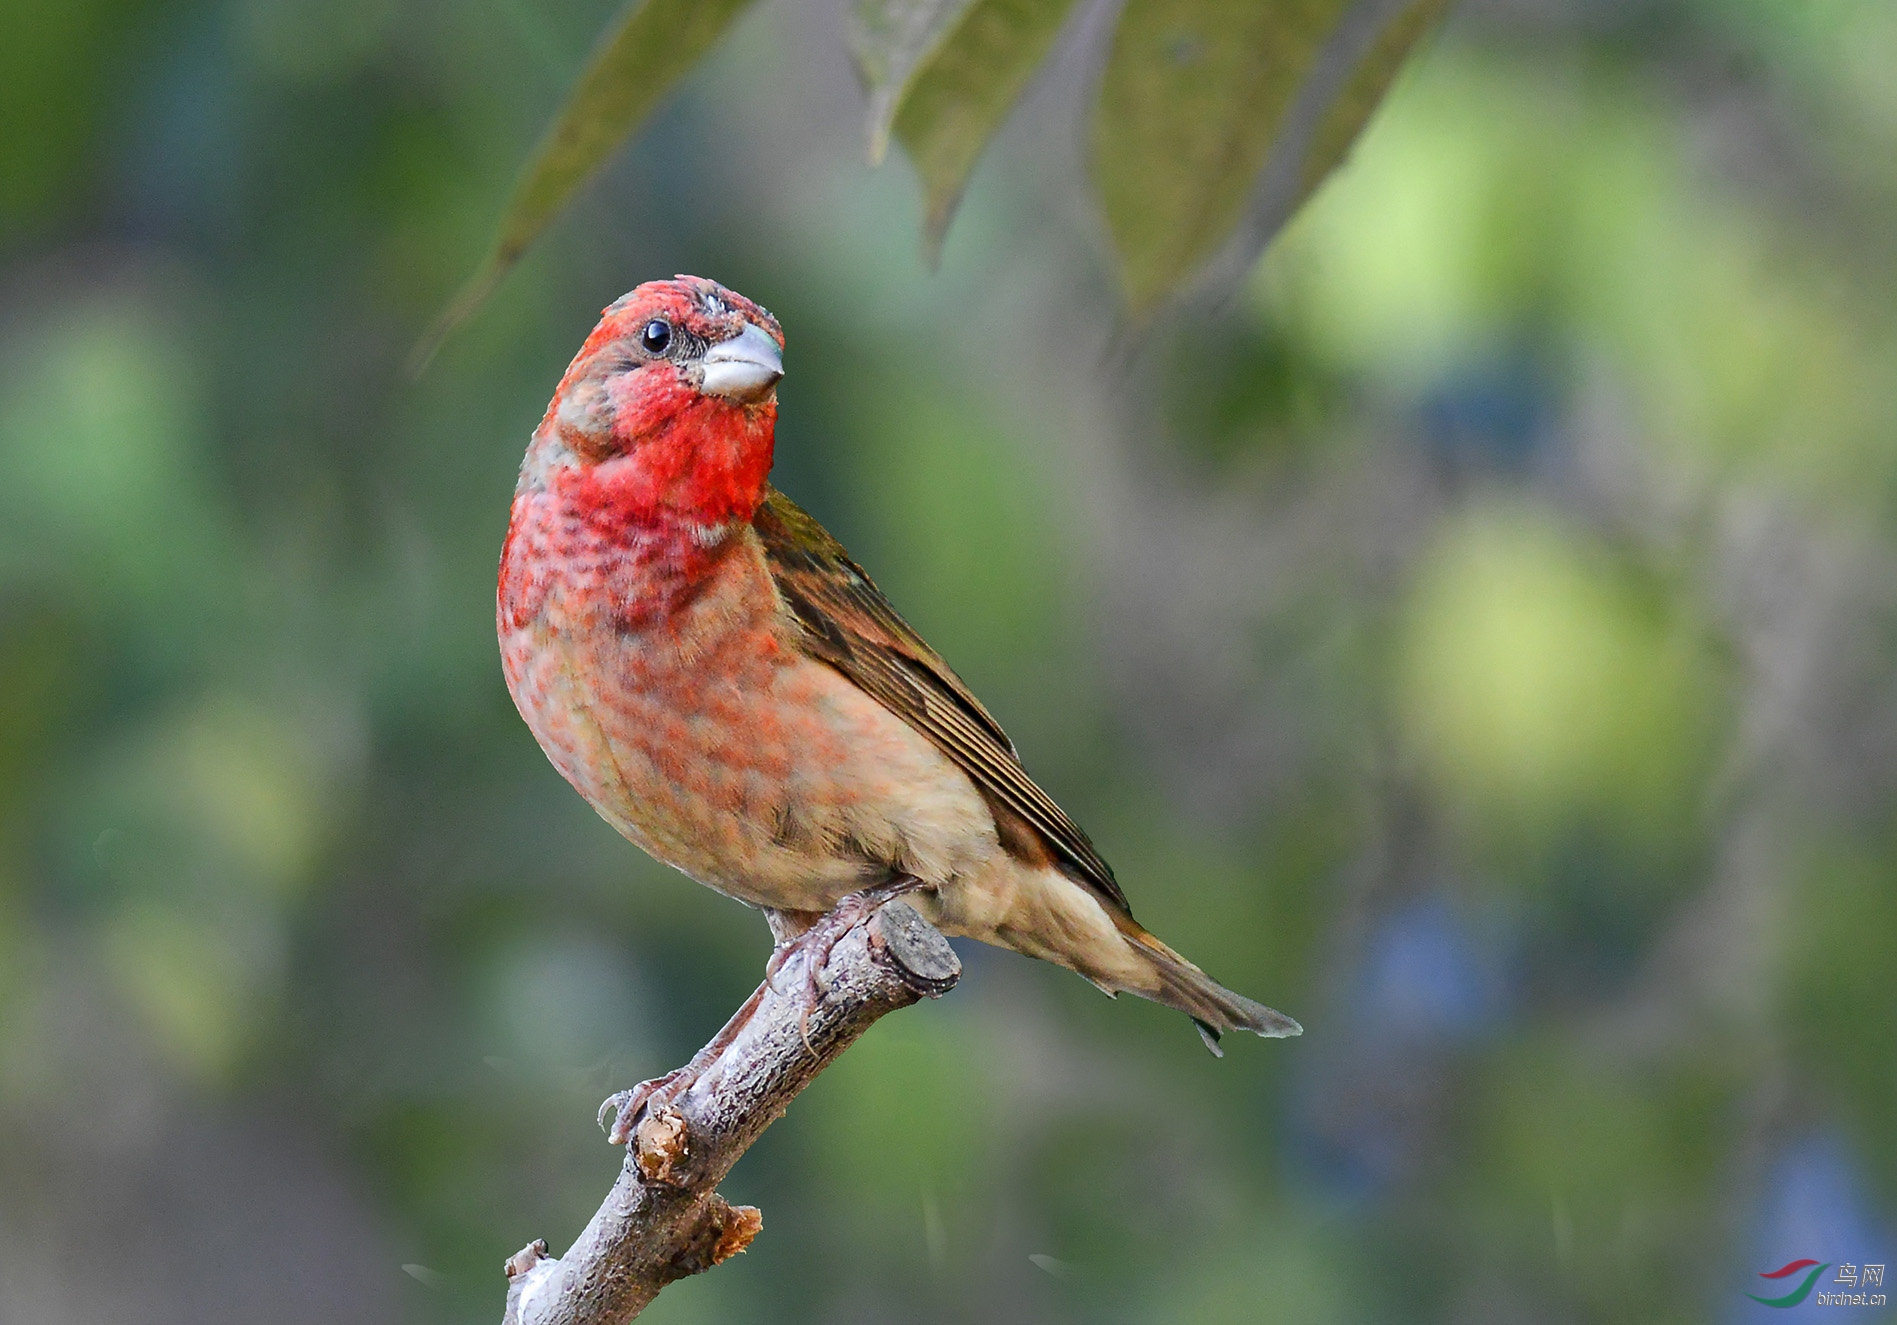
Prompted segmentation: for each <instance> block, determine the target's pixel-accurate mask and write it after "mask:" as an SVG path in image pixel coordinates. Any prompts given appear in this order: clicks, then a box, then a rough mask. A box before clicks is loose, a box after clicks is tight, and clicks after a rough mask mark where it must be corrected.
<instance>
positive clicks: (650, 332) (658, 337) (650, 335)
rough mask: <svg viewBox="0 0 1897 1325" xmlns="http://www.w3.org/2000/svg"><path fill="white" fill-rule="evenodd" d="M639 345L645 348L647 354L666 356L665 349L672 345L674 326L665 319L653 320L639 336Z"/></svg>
mask: <svg viewBox="0 0 1897 1325" xmlns="http://www.w3.org/2000/svg"><path fill="white" fill-rule="evenodd" d="M639 343H640V344H641V345H643V346H645V348H646V353H647V354H664V353H665V347H666V346H668V345H670V344H671V343H672V324H671V323H670V322H667V321H665V319H663V318H656V317H655V318H653V319H652V320H651V321H650V322H648V323H646V329H645V330H644V331H643V332H641V333H640V334H639Z"/></svg>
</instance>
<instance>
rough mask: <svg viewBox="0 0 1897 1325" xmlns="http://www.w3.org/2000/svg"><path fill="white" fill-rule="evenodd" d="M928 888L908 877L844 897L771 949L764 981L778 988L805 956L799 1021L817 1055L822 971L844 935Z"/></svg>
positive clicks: (805, 1040)
mask: <svg viewBox="0 0 1897 1325" xmlns="http://www.w3.org/2000/svg"><path fill="white" fill-rule="evenodd" d="M925 886H926V885H925V884H924V883H923V882H922V880H920V879H918V878H915V877H914V876H912V875H907V874H905V875H902V876H900V877H898V878H896V879H894V880H892V881H891V882H889V883H884V884H878V885H877V886H876V887H874V888H865V889H863V890H862V891H861V892H854V893H848V894H845V895H844V896H843V897H841V898H839V899H838V901H837V904H836V905H835V906H834V907H832V908H831V909H830V911H829V913H828V914H827V915H825V916H823V918H822V919H820V920H818V921H817V922H816V923H815V924H813V925H812V926H810V928H808V929H806V930H805V931H804V932H803V933H801V934H799V935H797V937H795V938H793V939H790V940H787V941H786V942H783V943H779V944H778V945H776V947H774V948H773V949H772V950H771V959H770V961H768V962H766V963H765V966H764V980H765V983H766V984H768V985H770V986H771V987H772V988H776V981H777V973H778V972H779V971H781V970H782V969H783V968H784V965H785V963H786V962H788V961H789V960H790V959H791V957H792V956H793V955H795V954H798V953H801V954H803V957H804V969H803V997H804V1007H803V1014H802V1016H801V1017H800V1018H799V1019H798V1030H799V1032H800V1033H801V1034H802V1035H803V1037H804V1048H806V1049H809V1050H810V1051H811V1052H812V1053H815V1052H816V1047H815V1046H814V1045H812V1044H811V1043H810V1014H811V1013H812V1012H815V1011H816V1010H817V1005H818V1004H820V1003H822V1002H823V995H824V985H823V970H824V967H826V966H828V965H829V963H830V954H831V953H832V952H833V951H834V950H835V949H836V946H837V944H838V943H840V942H842V941H843V936H844V935H845V934H848V933H849V932H850V931H851V930H853V929H855V928H856V927H857V926H858V925H860V924H862V923H863V922H864V921H865V920H868V919H869V918H870V917H871V916H873V915H875V914H876V912H877V911H878V910H880V909H881V908H882V907H883V906H884V905H885V904H887V903H889V902H892V901H894V900H895V899H896V898H898V897H901V896H902V895H903V894H904V893H912V892H915V891H916V890H917V889H918V888H922V887H925Z"/></svg>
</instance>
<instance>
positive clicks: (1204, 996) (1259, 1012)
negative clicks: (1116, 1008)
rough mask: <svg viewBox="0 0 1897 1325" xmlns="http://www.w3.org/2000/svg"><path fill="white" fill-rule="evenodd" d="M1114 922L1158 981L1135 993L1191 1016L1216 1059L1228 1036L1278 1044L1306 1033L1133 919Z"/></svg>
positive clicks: (1118, 919)
mask: <svg viewBox="0 0 1897 1325" xmlns="http://www.w3.org/2000/svg"><path fill="white" fill-rule="evenodd" d="M1114 923H1115V925H1116V926H1117V927H1118V928H1119V930H1120V933H1121V934H1122V935H1124V936H1125V938H1126V941H1127V944H1128V945H1129V946H1130V947H1132V948H1133V949H1134V951H1136V952H1138V953H1139V954H1140V956H1141V957H1142V958H1144V959H1145V962H1146V964H1147V965H1148V966H1149V967H1150V969H1151V970H1152V973H1153V976H1154V985H1153V987H1151V988H1147V989H1130V990H1129V992H1130V993H1135V994H1138V995H1140V996H1141V997H1142V998H1150V999H1151V1000H1153V1002H1155V1003H1163V1004H1164V1005H1165V1006H1167V1007H1169V1008H1177V1009H1178V1010H1179V1011H1181V1012H1183V1013H1185V1014H1186V1015H1187V1016H1188V1017H1191V1018H1192V1020H1193V1021H1194V1022H1196V1023H1197V1024H1198V1027H1199V1034H1200V1035H1201V1036H1202V1037H1203V1038H1204V1040H1205V1047H1206V1048H1208V1049H1210V1050H1211V1051H1212V1052H1213V1053H1214V1054H1220V1055H1222V1054H1223V1051H1222V1050H1221V1049H1220V1048H1219V1045H1218V1040H1219V1036H1220V1035H1222V1034H1224V1033H1225V1032H1226V1031H1251V1032H1252V1033H1253V1034H1255V1035H1263V1036H1266V1037H1268V1038H1272V1039H1277V1038H1281V1037H1284V1036H1291V1035H1302V1034H1303V1033H1304V1028H1303V1027H1302V1026H1300V1025H1298V1023H1297V1022H1295V1021H1293V1020H1292V1019H1291V1018H1290V1017H1287V1016H1285V1015H1284V1013H1282V1012H1279V1011H1276V1010H1275V1009H1273V1008H1268V1007H1266V1006H1265V1005H1264V1004H1263V1003H1255V1002H1253V1001H1252V1000H1251V999H1249V998H1246V997H1245V996H1244V995H1243V994H1235V993H1233V992H1232V991H1231V990H1229V989H1227V988H1226V987H1225V986H1224V985H1222V984H1220V983H1219V982H1218V981H1217V980H1214V979H1213V978H1212V977H1211V976H1209V975H1207V974H1206V973H1205V972H1204V971H1202V970H1200V969H1199V968H1198V967H1196V966H1194V965H1193V964H1192V963H1191V962H1189V961H1187V960H1186V959H1185V958H1184V957H1181V956H1180V955H1179V954H1178V953H1176V952H1174V951H1173V950H1172V949H1171V948H1169V947H1167V946H1166V945H1165V944H1164V943H1162V942H1160V941H1159V940H1158V939H1157V938H1155V937H1153V936H1152V935H1151V934H1149V933H1147V932H1146V930H1144V929H1143V928H1141V927H1140V926H1139V925H1138V924H1136V923H1135V922H1134V921H1132V920H1131V919H1122V918H1121V917H1119V916H1115V917H1114Z"/></svg>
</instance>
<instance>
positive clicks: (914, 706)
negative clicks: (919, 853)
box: [752, 488, 1128, 911]
mask: <svg viewBox="0 0 1897 1325" xmlns="http://www.w3.org/2000/svg"><path fill="white" fill-rule="evenodd" d="M752 525H753V527H754V528H755V529H756V530H757V532H758V535H759V537H761V538H762V539H763V541H764V554H765V557H766V559H767V561H768V562H769V564H770V568H771V574H772V577H773V578H774V579H775V580H776V582H777V591H778V593H779V594H781V595H782V596H783V599H784V602H785V604H786V605H787V606H788V607H789V608H790V609H791V611H792V612H793V613H795V614H796V616H797V620H798V621H799V622H800V623H801V624H802V626H803V629H804V634H803V640H802V643H803V647H804V649H805V651H806V652H808V653H809V654H810V656H811V657H813V658H817V659H819V660H821V661H823V662H826V663H828V664H829V665H830V666H832V667H834V668H836V669H837V670H838V671H839V672H841V673H843V675H845V676H847V677H848V678H849V679H850V680H851V681H853V682H855V683H856V684H857V685H858V686H861V687H862V688H863V690H865V691H866V692H868V693H869V694H870V695H871V696H872V697H874V698H875V699H876V700H877V702H879V703H880V704H882V705H883V706H884V707H885V708H887V709H888V710H889V711H890V712H892V713H894V714H895V715H896V716H897V717H899V718H901V719H902V720H903V721H904V722H907V723H908V724H909V725H910V726H911V727H914V728H915V729H916V730H917V731H919V732H921V733H922V734H923V735H924V736H926V737H928V738H929V740H930V741H932V742H934V744H935V746H936V748H937V749H939V750H941V751H942V753H943V754H945V755H947V756H948V757H949V758H950V759H952V760H954V761H955V763H956V765H957V766H958V767H959V768H961V770H962V771H963V772H964V773H966V774H968V776H969V778H970V779H972V780H973V781H974V783H975V786H976V787H977V788H978V789H980V791H981V793H982V794H983V796H985V797H987V798H988V800H989V803H990V804H991V805H994V804H997V803H998V804H999V805H1000V806H1002V807H1005V809H1006V810H1007V811H1009V812H1010V813H1011V814H1012V815H1013V816H1017V817H1018V818H1019V819H1021V820H1022V821H1025V823H1026V824H1027V825H1028V826H1030V827H1031V828H1033V829H1034V830H1035V831H1036V832H1038V833H1039V834H1040V836H1041V837H1042V838H1043V839H1045V841H1046V844H1047V845H1048V846H1049V847H1051V848H1052V849H1053V852H1054V854H1055V855H1057V856H1058V857H1059V858H1060V859H1061V860H1062V861H1064V862H1065V863H1066V865H1067V866H1068V872H1069V873H1070V874H1073V875H1075V876H1076V877H1077V878H1079V879H1080V880H1081V881H1082V882H1085V883H1087V884H1089V885H1090V886H1092V887H1093V888H1094V889H1096V890H1097V891H1098V892H1099V893H1100V894H1101V895H1102V896H1103V897H1105V898H1107V899H1108V900H1110V901H1111V902H1113V904H1114V905H1115V906H1117V907H1118V908H1119V909H1120V910H1121V911H1126V910H1127V909H1128V908H1127V904H1126V894H1124V893H1122V892H1121V891H1120V885H1119V884H1118V883H1117V882H1116V881H1115V880H1114V878H1113V870H1112V869H1111V868H1110V867H1109V866H1108V865H1107V863H1106V861H1104V860H1102V859H1101V858H1100V853H1099V852H1098V851H1096V850H1094V845H1093V843H1092V842H1091V841H1089V840H1088V839H1087V834H1086V833H1085V832H1083V831H1082V830H1081V828H1080V825H1079V824H1076V823H1075V822H1074V821H1073V820H1072V819H1069V818H1068V817H1067V813H1066V811H1064V810H1062V809H1061V807H1060V806H1058V805H1056V804H1055V803H1054V798H1053V797H1052V796H1049V795H1048V794H1047V793H1046V792H1045V791H1042V790H1041V789H1040V787H1038V786H1037V785H1035V782H1034V779H1033V778H1031V777H1029V776H1028V775H1027V770H1025V769H1024V768H1022V767H1021V760H1020V756H1019V755H1017V754H1016V753H1015V749H1014V742H1012V741H1010V740H1009V739H1008V734H1007V733H1006V732H1004V731H1002V730H1001V724H1000V723H998V722H996V721H995V720H994V717H993V716H992V715H991V714H990V713H989V712H988V710H987V709H985V708H983V707H982V703H981V701H980V700H979V699H976V698H975V696H974V695H973V694H971V693H970V692H969V689H968V687H967V686H966V685H964V684H962V679H961V678H960V677H959V676H957V675H955V673H954V672H953V671H952V670H950V668H949V665H948V664H947V663H946V662H944V661H942V657H941V655H940V654H938V653H937V652H936V651H935V650H934V649H931V648H930V647H929V646H928V644H926V643H925V642H924V641H923V639H922V637H921V636H920V635H918V634H916V632H915V631H914V630H913V629H911V628H910V626H909V623H908V622H906V621H904V620H903V619H902V617H901V616H900V615H898V614H897V612H896V609H895V608H894V607H893V606H891V605H890V602H889V600H888V599H887V598H885V597H883V595H882V591H881V590H879V589H878V588H877V587H876V586H875V584H873V583H871V581H870V578H869V576H867V575H865V574H864V573H863V569H862V567H860V566H858V565H857V564H856V563H855V562H853V561H851V560H850V555H849V553H847V552H845V551H844V550H843V545H842V544H841V543H839V542H837V541H836V539H834V538H832V537H831V536H830V533H829V531H828V530H826V529H825V528H824V527H823V526H822V525H820V524H818V523H817V522H816V521H815V520H814V519H812V518H811V516H810V515H809V514H808V513H807V512H805V511H804V510H803V508H801V507H800V506H798V505H797V503H795V502H793V501H792V500H791V499H790V498H788V497H786V496H785V495H784V494H783V493H781V492H779V491H777V490H776V489H775V488H772V489H770V490H769V492H768V493H767V494H766V496H765V499H764V504H763V505H762V506H760V507H759V508H758V513H757V515H756V516H755V517H754V518H753V520H752ZM996 817H997V819H998V820H1000V819H1002V818H1003V817H1004V816H1003V815H1001V814H999V813H998V814H997V816H996ZM1000 826H1001V828H1002V830H1003V839H1004V842H1005V841H1006V840H1007V838H1008V836H1009V831H1010V830H1011V829H1012V828H1013V825H1011V824H1005V823H1004V824H1001V825H1000Z"/></svg>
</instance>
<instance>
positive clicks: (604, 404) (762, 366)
mask: <svg viewBox="0 0 1897 1325" xmlns="http://www.w3.org/2000/svg"><path fill="white" fill-rule="evenodd" d="M783 346H784V333H783V331H782V330H781V329H780V328H779V327H778V325H777V319H776V318H774V317H772V316H771V315H770V314H769V313H768V312H766V311H765V310H764V309H763V308H761V307H760V306H758V305H757V304H754V303H752V302H751V301H750V300H749V299H746V298H745V297H744V296H743V295H741V294H736V293H734V292H732V291H730V290H727V289H725V288H724V287H723V286H722V285H719V284H718V283H717V282H715V281H708V280H705V279H703V278H701V277H697V276H678V277H674V278H673V279H672V280H669V281H648V282H647V283H646V284H644V285H641V286H640V287H639V288H638V289H636V290H634V291H632V292H631V293H630V294H627V295H624V296H622V297H621V298H619V299H617V300H615V301H614V302H613V303H612V304H611V305H609V306H608V307H607V308H606V310H605V313H604V315H603V316H602V317H601V318H600V321H599V325H598V326H596V327H594V328H593V334H592V335H590V336H588V337H587V338H586V344H585V345H583V346H581V348H580V352H579V353H578V354H577V355H575V356H574V357H573V362H572V363H571V364H570V365H569V366H568V367H567V370H566V376H565V377H563V378H562V379H561V380H560V387H559V389H558V390H557V391H555V392H554V396H553V401H552V403H551V404H549V405H548V406H547V413H546V416H545V418H544V419H542V421H541V425H540V429H539V431H538V432H537V433H536V434H535V449H536V451H541V450H545V451H551V452H556V453H564V454H560V455H558V458H557V459H555V458H554V457H553V456H551V455H549V456H547V457H545V458H546V459H548V460H551V461H553V463H556V464H561V465H562V467H566V466H574V467H577V468H578V469H579V470H582V471H589V472H588V473H587V474H586V478H587V482H588V486H589V487H594V488H601V489H610V493H611V497H612V499H613V501H614V504H615V505H616V506H619V507H621V508H623V509H624V510H626V512H627V514H628V515H630V516H635V517H637V516H649V517H656V516H661V515H664V514H667V513H670V514H675V515H678V516H681V517H683V518H686V519H688V520H692V521H695V522H704V521H720V520H729V519H735V518H745V519H748V518H749V517H750V514H751V512H752V511H753V510H754V509H755V508H756V506H757V503H758V501H759V500H761V499H762V494H763V491H764V483H765V479H766V476H767V475H768V474H769V473H770V468H771V451H772V444H773V439H774V435H775V430H776V423H777V381H778V379H779V378H781V377H782V376H783V375H784V362H783V357H782V355H783ZM533 461H534V454H533V452H530V453H529V465H530V468H531V467H532V466H533ZM527 477H528V476H527V475H526V474H523V481H526V479H527ZM574 477H578V476H577V475H576V476H574Z"/></svg>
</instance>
